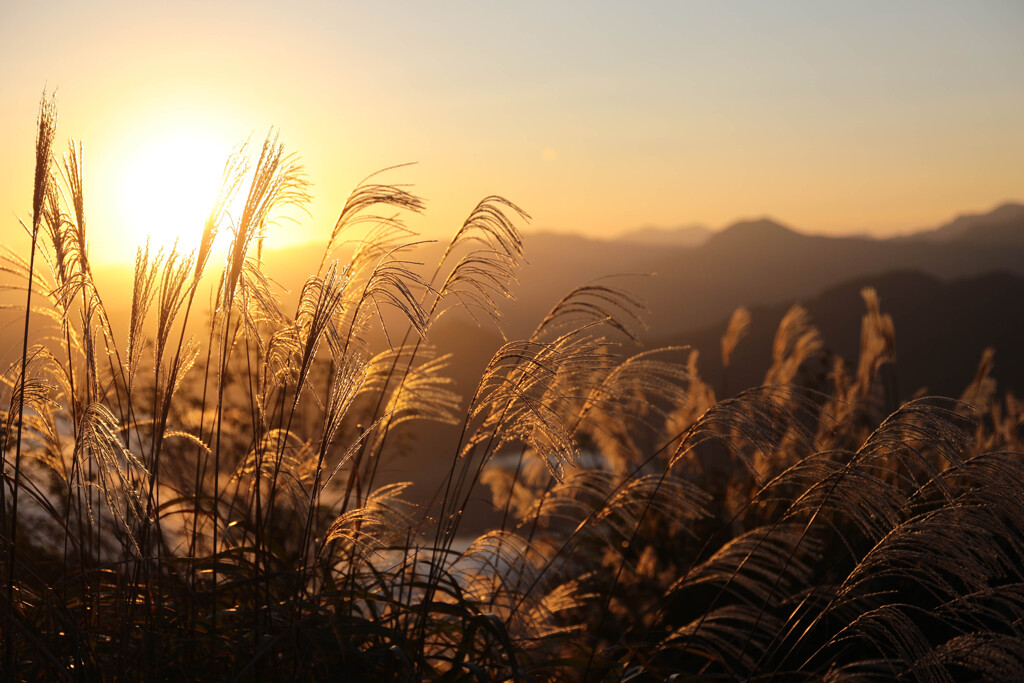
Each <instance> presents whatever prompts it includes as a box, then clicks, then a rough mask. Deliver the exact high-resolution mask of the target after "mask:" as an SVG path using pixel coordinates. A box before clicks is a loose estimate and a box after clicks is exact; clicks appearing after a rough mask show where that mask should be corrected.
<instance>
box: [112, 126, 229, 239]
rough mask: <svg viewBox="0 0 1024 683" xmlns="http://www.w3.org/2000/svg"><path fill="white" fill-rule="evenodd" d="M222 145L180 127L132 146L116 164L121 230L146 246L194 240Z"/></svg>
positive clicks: (220, 163)
mask: <svg viewBox="0 0 1024 683" xmlns="http://www.w3.org/2000/svg"><path fill="white" fill-rule="evenodd" d="M227 154H228V151H227V150H226V149H225V147H224V145H223V143H222V142H221V141H220V140H218V139H217V138H216V137H214V136H212V135H210V134H205V133H203V132H202V131H197V130H187V129H181V130H176V131H173V132H168V133H166V134H162V135H160V136H159V137H156V138H152V139H149V140H147V141H145V142H143V143H141V144H140V145H138V146H137V147H135V148H134V149H133V150H132V151H131V152H130V153H129V154H128V155H127V158H126V159H125V161H124V164H123V165H122V166H121V168H120V173H119V175H120V178H119V179H118V182H117V188H118V189H117V203H118V213H119V216H118V219H119V223H120V224H121V226H122V230H123V231H125V233H127V234H126V235H125V236H126V237H127V238H129V239H131V240H133V241H134V242H135V243H136V245H137V246H142V245H144V244H145V242H146V238H147V237H148V238H149V240H150V247H151V249H158V248H160V247H163V248H164V249H169V248H170V247H171V245H172V244H174V242H175V240H177V242H178V247H179V250H180V251H185V252H188V251H190V250H192V249H194V248H195V247H196V246H198V244H199V239H200V237H201V235H202V232H203V225H204V223H205V221H206V217H207V215H208V214H209V212H210V209H211V207H212V206H213V203H214V202H215V201H216V199H217V193H218V190H219V188H220V182H221V175H222V171H223V168H224V162H225V160H226V158H227Z"/></svg>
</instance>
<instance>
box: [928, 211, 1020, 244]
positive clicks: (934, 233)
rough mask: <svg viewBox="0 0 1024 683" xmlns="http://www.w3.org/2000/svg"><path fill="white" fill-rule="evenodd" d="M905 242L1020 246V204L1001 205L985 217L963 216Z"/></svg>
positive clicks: (977, 215)
mask: <svg viewBox="0 0 1024 683" xmlns="http://www.w3.org/2000/svg"><path fill="white" fill-rule="evenodd" d="M909 239H912V240H923V241H931V242H957V243H969V244H989V245H1000V246H1024V205H1022V204H1012V203H1011V204H1003V205H1002V206H1000V207H998V208H996V209H994V210H992V211H990V212H988V213H985V214H964V215H962V216H959V217H957V218H956V219H954V220H953V221H951V222H950V223H947V224H946V225H943V226H941V227H938V228H935V229H932V230H923V231H921V232H917V233H915V234H913V235H910V237H909Z"/></svg>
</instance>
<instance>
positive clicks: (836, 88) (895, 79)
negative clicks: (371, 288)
mask: <svg viewBox="0 0 1024 683" xmlns="http://www.w3.org/2000/svg"><path fill="white" fill-rule="evenodd" d="M1022 30H1024V3H1019V2H1016V1H1015V0H1007V1H1004V2H997V1H978V2H970V3H966V2H932V1H929V2H909V1H908V2H899V3H891V2H876V1H868V2H856V3H821V2H813V1H807V2H770V3H769V2H753V1H749V2H723V3H696V2H693V3H683V2H679V3H644V4H640V3H629V4H627V3H625V2H623V3H609V2H600V3H598V2H579V3H576V2H573V3H545V2H516V3H503V4H497V3H479V2H437V3H419V2H408V3H365V2H363V3H349V2H308V1H307V2H293V3H283V2H275V3H269V2H262V1H260V0H255V1H250V2H244V3H243V2H214V3H206V2H191V1H185V2H176V3H160V4H155V3H152V4H151V3H138V2H131V3H129V2H102V1H100V2H78V1H77V0H76V1H71V0H58V1H56V2H49V3H28V2H13V3H12V2H6V3H3V4H2V5H0V102H2V106H0V221H2V222H0V236H2V237H3V241H4V242H7V243H10V242H11V239H12V238H13V237H14V236H15V235H16V234H17V231H18V230H20V228H18V227H17V220H16V219H17V217H25V216H26V215H27V213H28V209H29V203H30V199H31V182H32V170H31V164H32V145H33V139H34V132H33V126H34V118H35V116H36V111H37V106H38V101H39V98H40V94H41V93H42V91H43V89H44V87H45V88H47V89H49V90H52V89H56V90H57V104H58V110H59V124H58V139H59V140H61V141H62V142H61V143H60V145H61V147H60V148H59V149H62V148H63V144H65V143H64V142H63V141H65V140H66V139H67V138H69V137H73V138H76V139H81V140H83V142H84V145H85V168H86V186H85V190H86V202H87V205H86V208H87V211H88V213H89V216H90V228H91V229H92V230H93V235H92V241H93V253H94V254H98V255H100V256H101V257H102V258H106V259H110V260H126V259H128V258H131V255H132V254H133V253H134V248H135V245H136V244H138V242H139V241H140V240H141V238H140V235H142V234H144V233H145V232H146V231H147V230H153V231H156V232H163V233H166V232H169V231H172V230H175V229H176V228H174V227H173V225H175V222H176V221H177V222H181V221H182V220H184V219H180V218H177V216H178V215H179V214H175V213H174V211H186V210H187V208H188V207H187V205H188V204H189V203H190V201H191V200H184V199H182V197H184V196H188V197H195V198H196V200H195V201H193V202H192V203H196V202H198V203H203V202H205V201H206V200H205V199H203V198H204V197H205V194H204V193H206V192H210V193H212V189H209V190H207V189H204V188H208V186H209V185H210V183H212V182H213V180H211V179H215V178H216V177H218V176H219V173H220V166H221V164H222V162H223V159H224V158H225V157H226V155H227V154H228V152H229V151H230V149H231V148H232V146H233V145H235V144H236V143H238V142H240V141H242V140H244V139H245V138H246V137H248V136H250V135H252V136H253V138H254V139H255V140H256V141H257V142H258V141H259V140H260V139H261V138H262V137H263V136H264V135H265V133H266V131H267V130H268V128H269V127H270V126H276V127H277V128H279V129H280V135H281V140H282V141H283V142H285V144H286V146H287V148H288V149H290V150H292V151H295V152H297V153H298V154H300V155H301V157H302V159H303V161H304V163H305V165H306V167H307V172H308V174H309V176H310V178H311V180H312V181H313V188H312V191H313V194H314V197H315V199H314V202H313V205H312V207H311V208H312V218H309V219H305V220H303V221H302V223H301V224H299V225H298V226H291V227H288V228H286V229H283V230H281V231H280V234H279V235H278V236H276V237H275V236H272V237H271V240H272V243H273V241H274V240H276V241H277V243H278V244H281V243H284V242H296V241H306V240H316V239H322V237H323V236H324V234H325V233H326V231H327V230H328V228H329V226H330V225H331V224H332V223H333V221H334V218H335V216H336V214H337V211H338V209H339V208H340V205H341V202H342V201H343V200H344V197H345V196H346V194H347V193H348V191H349V189H350V188H351V187H352V185H353V184H354V183H356V182H357V181H358V180H359V179H360V178H362V177H363V176H365V175H366V174H368V173H370V172H372V171H374V170H377V169H379V168H382V167H385V166H390V165H393V164H397V163H402V162H407V161H416V162H419V163H418V165H416V166H413V167H411V168H404V169H401V170H399V171H397V172H395V173H393V174H392V175H391V176H389V178H390V179H392V180H394V181H396V182H408V183H412V184H414V185H415V188H416V191H417V192H419V193H420V194H421V195H423V196H425V197H426V198H427V200H428V211H427V214H426V216H425V217H424V218H423V219H422V220H418V221H416V222H415V223H414V227H417V228H419V229H420V230H421V231H424V232H426V233H428V234H432V235H441V234H448V233H450V232H451V231H453V230H454V229H455V227H456V226H457V225H458V223H460V222H461V220H462V219H463V218H464V217H465V215H466V214H467V213H468V212H469V211H470V210H471V209H472V207H473V205H474V204H475V203H476V201H477V200H478V199H480V198H481V197H483V196H485V195H488V194H495V193H496V194H502V195H504V196H506V197H508V198H509V199H512V200H513V201H515V202H517V203H518V204H520V205H521V206H522V207H523V208H525V209H526V210H527V211H528V212H530V213H531V214H532V215H533V221H532V223H531V225H532V227H533V228H535V229H554V230H560V231H575V232H581V233H585V234H588V235H592V236H601V237H604V236H612V235H615V234H617V233H621V232H624V231H627V230H631V229H634V228H637V227H640V226H643V225H660V226H666V227H669V226H676V225H680V224H692V223H700V224H705V225H708V226H710V227H720V226H722V225H724V224H726V223H728V222H730V221H732V220H734V219H737V218H742V217H755V216H763V215H769V216H772V217H774V218H776V219H778V220H781V221H783V222H785V223H787V224H789V225H792V226H794V227H796V228H799V229H803V230H807V231H810V232H818V233H827V234H839V233H871V234H877V235H885V234H893V233H896V232H906V231H909V230H912V229H915V228H923V227H929V226H933V225H936V224H938V223H941V222H944V221H946V220H948V219H950V218H952V216H953V215H954V214H956V213H958V212H965V211H986V210H988V209H990V208H992V207H993V206H995V205H996V204H998V203H1001V202H1003V201H1007V200H1020V199H1022V198H1024V161H1022V160H1024V75H1022V74H1024V40H1021V39H1020V36H1021V34H1022ZM161 158H163V159H165V160H166V163H155V162H154V161H153V159H161ZM154 187H158V188H166V189H167V192H166V194H167V195H170V196H164V195H162V194H161V193H159V192H158V193H155V194H153V188H154ZM147 207H149V211H146V208H147ZM186 213H187V211H186ZM181 215H185V214H181ZM188 220H189V221H191V220H192V219H188ZM196 220H197V221H198V220H201V217H200V218H199V219H196ZM162 221H170V222H169V223H168V222H162ZM185 232H187V230H186V231H185ZM158 242H159V240H158Z"/></svg>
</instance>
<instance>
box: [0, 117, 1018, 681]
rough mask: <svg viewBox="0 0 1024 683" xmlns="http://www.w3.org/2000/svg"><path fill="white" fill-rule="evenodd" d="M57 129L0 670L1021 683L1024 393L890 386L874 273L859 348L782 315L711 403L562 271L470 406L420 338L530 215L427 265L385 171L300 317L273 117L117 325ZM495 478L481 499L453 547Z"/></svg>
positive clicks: (484, 310)
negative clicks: (268, 251)
mask: <svg viewBox="0 0 1024 683" xmlns="http://www.w3.org/2000/svg"><path fill="white" fill-rule="evenodd" d="M54 117H55V114H54V111H53V106H52V103H50V102H44V105H43V107H42V110H41V115H40V121H39V133H38V140H37V166H36V175H35V186H34V196H33V197H32V212H31V219H30V220H27V221H26V222H25V228H26V230H27V231H28V233H29V234H30V236H31V241H32V249H31V253H29V254H18V253H13V252H9V253H7V254H6V256H5V261H4V266H3V267H4V269H5V270H6V272H7V274H8V275H14V276H18V277H19V278H20V279H21V282H22V283H29V284H30V286H29V287H28V288H27V291H26V290H25V289H23V291H22V293H21V296H22V297H23V298H22V301H23V302H24V303H22V304H20V310H21V312H22V313H24V314H25V315H24V318H23V320H22V324H23V325H24V333H23V334H21V335H19V336H17V337H15V336H14V335H9V336H8V339H11V340H15V341H13V342H12V343H17V344H18V346H19V347H23V349H22V351H23V352H22V353H21V354H20V359H19V361H18V362H17V363H16V364H15V365H14V366H13V367H11V368H10V369H9V371H8V372H7V373H6V374H5V375H4V382H5V384H4V387H5V391H6V396H5V404H6V405H9V410H7V411H6V413H4V414H3V415H2V416H0V417H2V435H0V436H2V439H3V456H4V472H3V477H4V478H3V486H2V487H0V511H2V515H3V518H2V527H0V528H2V541H3V542H2V548H0V550H2V565H0V567H2V577H0V585H2V589H0V591H2V595H0V615H2V627H3V660H2V667H3V671H4V677H5V678H7V679H40V680H61V679H70V680H99V679H118V680H137V679H142V680H158V679H170V680H179V679H206V680H217V681H222V680H232V679H244V680H250V679H256V680H309V679H329V680H380V681H384V680H410V679H415V680H419V679H424V678H425V679H434V678H438V679H444V680H484V681H489V680H538V681H540V680H620V679H625V680H664V679H668V678H670V677H673V676H675V678H673V680H685V679H701V680H704V679H708V680H711V679H755V678H770V677H787V678H794V679H796V678H803V677H806V678H810V679H822V678H825V679H829V680H847V679H850V680H853V679H857V680H861V679H891V678H895V677H907V678H913V679H921V680H950V679H978V678H982V679H984V678H988V679H993V680H1006V679H1013V678H1018V677H1020V676H1021V675H1022V673H1024V637H1022V634H1024V496H1022V495H1021V492H1022V491H1024V456H1021V455H1020V454H1019V452H1020V451H1021V450H1022V448H1021V417H1022V415H1024V412H1022V410H1021V406H1020V405H1019V404H1018V403H1017V402H1016V401H1015V400H1014V399H1013V398H1012V396H1007V397H999V396H998V395H997V394H996V389H995V387H994V386H993V382H992V381H991V380H990V379H989V377H988V374H987V366H986V361H985V359H983V360H982V363H981V366H980V367H979V371H978V376H977V378H976V380H975V382H974V383H973V384H972V385H971V386H970V387H968V388H967V390H966V393H965V394H964V395H963V397H962V399H961V400H952V399H937V398H936V399H930V398H921V399H918V400H914V401H911V402H908V403H904V404H903V405H898V404H897V399H896V396H897V394H896V393H895V389H894V387H893V386H892V382H891V373H892V364H893V362H894V360H895V359H894V357H893V340H894V330H893V325H892V321H891V319H890V318H888V317H887V316H886V315H885V314H884V313H883V312H882V309H881V307H880V303H879V301H878V300H877V297H876V296H874V295H873V293H872V292H871V291H870V290H866V291H865V292H864V302H865V305H866V313H865V315H864V318H863V329H862V336H861V349H860V356H859V358H858V359H853V362H850V363H847V362H845V361H844V360H843V359H840V358H829V357H828V356H827V355H826V354H825V353H824V350H823V348H822V344H821V341H820V337H819V335H818V334H817V332H816V330H815V328H814V327H813V325H812V323H811V321H810V320H809V317H808V316H807V315H806V313H805V312H804V311H803V310H802V309H800V308H798V307H794V308H793V309H791V311H790V312H789V314H787V315H786V317H785V318H784V320H783V322H782V325H781V326H780V327H779V330H778V333H777V335H776V338H775V344H774V350H773V358H774V360H773V364H772V366H771V367H770V368H769V369H768V370H767V374H766V375H765V379H764V385H763V386H760V387H756V388H752V389H749V390H746V391H743V392H740V393H738V394H736V395H734V396H732V397H730V398H727V399H725V400H717V399H716V396H715V392H714V391H713V389H712V388H711V386H710V385H709V384H708V383H706V382H705V381H703V380H702V379H701V377H700V375H699V372H698V362H697V360H698V359H697V358H696V355H695V354H693V355H691V357H690V362H689V363H687V364H682V365H680V364H678V363H672V362H668V361H667V360H665V358H666V354H664V353H662V352H659V351H656V350H655V351H645V352H641V353H639V354H636V355H629V356H624V355H621V353H620V351H619V349H621V348H623V346H622V345H623V343H625V342H629V341H630V339H631V336H632V335H633V331H634V328H635V327H636V326H637V325H638V324H639V309H640V306H639V303H638V302H636V301H634V300H633V299H632V298H631V297H630V295H628V294H627V293H625V292H623V291H620V290H618V289H615V288H614V287H611V286H608V285H606V284H592V285H583V286H581V287H579V288H578V289H576V290H574V291H572V292H570V293H569V294H568V295H567V296H566V297H565V298H563V299H562V300H561V301H559V302H558V303H557V304H556V305H555V306H554V307H553V308H552V310H551V312H550V314H549V315H548V316H547V317H546V318H544V319H543V320H540V321H538V325H537V328H536V331H535V332H534V333H533V334H532V335H531V336H530V337H529V338H527V339H522V340H515V341H510V342H508V343H507V344H505V345H504V346H503V347H502V348H501V349H500V350H499V351H498V353H497V354H496V355H495V356H494V358H493V359H492V360H491V362H490V363H489V365H488V366H487V368H486V369H485V371H484V372H483V375H482V377H480V379H479V384H478V387H477V388H476V390H475V392H473V393H472V395H470V396H466V397H460V396H458V395H456V394H455V393H454V392H453V386H452V384H451V382H450V381H449V380H447V379H446V367H450V366H451V365H453V364H458V363H459V359H458V358H450V357H445V356H443V355H438V354H437V353H436V352H435V351H434V350H433V349H432V348H431V346H430V344H429V341H430V331H431V326H432V325H433V324H434V322H435V321H436V320H437V319H438V318H439V317H440V316H441V315H443V314H444V315H465V314H466V313H467V312H468V313H469V314H471V315H473V316H474V317H475V318H476V319H477V320H478V321H479V322H480V324H484V325H490V324H493V323H495V322H497V321H498V320H499V318H500V315H499V304H500V302H501V301H502V300H503V299H505V298H506V297H507V296H508V295H509V290H508V289H507V288H508V287H510V286H511V285H510V283H511V282H512V281H513V280H514V276H515V270H516V266H517V263H518V262H519V260H520V258H521V243H520V239H519V235H518V231H517V224H518V223H519V222H520V221H521V220H523V219H524V218H525V216H524V214H523V213H522V212H521V211H520V210H519V209H517V208H516V207H515V206H514V205H513V204H511V203H509V202H507V201H505V200H503V199H501V198H498V197H489V198H487V199H485V200H483V201H482V202H481V203H480V204H479V205H478V206H477V207H476V208H475V209H474V210H473V211H472V212H471V213H470V215H469V217H468V218H467V219H466V222H465V223H464V224H463V225H462V226H461V227H459V228H458V229H457V231H456V233H455V236H454V238H453V239H452V241H451V244H450V246H449V248H448V249H447V251H445V253H444V256H443V258H442V259H441V261H440V262H439V263H438V264H437V266H436V272H434V273H433V275H431V274H429V273H428V274H427V275H423V274H422V271H421V270H420V269H418V268H417V267H414V263H413V261H414V260H415V242H416V238H415V237H414V236H413V235H411V234H410V233H409V232H408V231H407V230H406V229H405V228H404V226H403V224H402V223H401V221H400V216H401V214H403V213H405V212H417V211H420V210H421V209H422V203H421V201H420V200H419V199H418V198H417V197H415V196H414V195H412V194H410V193H409V192H408V191H407V190H406V189H404V188H403V187H400V186H394V185H388V184H382V183H380V182H379V180H378V178H379V176H377V177H371V178H369V179H367V180H366V181H365V182H364V183H362V184H360V185H359V186H358V187H357V188H356V189H355V190H354V191H353V193H352V194H351V196H350V197H349V199H348V201H347V202H346V204H345V206H344V208H343V209H342V210H341V213H340V216H339V218H338V220H337V223H336V225H335V228H334V230H333V232H332V234H331V235H330V237H329V240H328V242H327V244H326V247H325V252H324V258H323V261H322V262H321V263H320V264H319V265H318V267H313V268H311V269H310V270H311V271H312V272H311V274H310V277H309V279H308V280H307V281H306V283H305V285H304V286H303V287H302V289H301V294H300V296H299V303H298V306H297V308H296V309H295V310H294V311H285V310H282V307H281V305H280V303H279V300H278V299H277V298H276V296H275V293H274V289H273V286H272V285H271V283H269V282H268V281H267V280H266V278H265V277H264V276H263V274H262V272H261V267H260V263H261V252H262V248H263V240H264V236H265V232H264V230H265V229H266V228H267V226H268V225H270V224H271V223H272V222H273V221H274V218H275V216H276V215H278V214H277V212H278V211H279V209H280V208H281V207H282V206H284V205H287V204H299V205H301V204H302V203H303V202H304V201H305V199H306V190H305V182H304V177H303V175H302V171H301V168H300V167H299V166H298V165H297V164H296V162H295V160H294V159H293V158H291V157H288V156H286V155H285V154H284V153H283V152H282V148H281V146H280V145H279V144H278V143H277V142H276V140H275V139H274V138H273V137H271V138H269V139H268V140H267V141H266V142H265V143H264V144H263V145H262V147H261V148H260V149H258V150H255V151H254V152H253V153H252V154H251V156H250V155H247V154H246V153H245V152H244V150H243V151H242V152H241V153H239V154H238V155H237V156H236V157H234V158H233V159H232V160H231V161H230V162H229V163H228V165H227V169H226V172H225V185H224V188H225V191H224V192H225V193H224V196H223V197H222V201H221V202H220V203H219V204H218V205H217V206H216V207H214V209H213V211H212V212H211V214H210V218H209V221H208V222H207V224H206V231H205V233H204V236H203V241H202V244H201V245H200V246H199V247H198V249H197V250H196V251H195V252H193V253H190V254H181V253H176V252H172V253H167V254H153V253H146V252H143V253H141V254H140V256H139V259H138V262H137V267H136V276H135V288H134V291H133V292H132V294H131V296H132V305H131V316H130V321H128V323H127V325H126V327H127V331H126V332H120V333H119V332H118V331H117V330H116V329H115V328H116V325H114V324H112V322H111V320H110V319H109V318H108V316H107V312H106V311H107V309H106V307H105V302H104V297H106V296H111V295H110V294H109V293H107V292H100V291H98V289H97V288H96V286H95V284H94V279H93V271H92V268H91V266H90V261H89V254H88V250H87V243H86V216H85V212H84V208H83V207H84V198H83V190H82V188H83V178H82V166H81V148H80V147H78V146H75V145H72V146H71V147H69V149H68V151H67V152H66V153H65V154H64V155H63V158H62V159H56V158H54V155H53V153H52V151H51V145H52V140H53V136H54V126H55V119H54ZM235 194H238V195H239V196H240V197H241V198H242V201H243V202H244V209H241V210H239V211H237V212H234V214H235V215H232V216H228V215H226V213H225V210H224V209H225V207H226V206H227V205H228V204H229V203H230V201H231V197H232V196H233V195H235ZM154 210H158V209H154ZM395 216H398V217H395ZM218 230H222V231H225V232H227V231H229V232H230V235H229V236H230V245H229V247H228V250H227V256H226V259H225V261H224V262H223V263H222V264H221V263H215V262H213V261H212V260H211V259H210V255H211V252H212V246H213V239H214V236H215V234H216V233H217V231H218ZM353 233H355V234H358V235H359V236H360V239H359V240H358V241H356V242H354V243H352V244H349V245H348V249H347V251H344V252H341V251H338V250H337V248H338V247H339V246H342V245H343V244H344V243H345V242H346V241H347V240H349V236H350V235H351V234H353ZM364 235H365V237H363V236H364ZM269 238H271V239H272V234H271V235H269ZM335 253H345V254H346V257H345V259H344V260H343V261H342V262H336V261H335V260H334V254H335ZM204 275H207V276H209V277H208V279H205V280H204ZM204 283H208V284H209V285H211V286H210V287H208V289H209V291H210V292H211V294H210V295H209V296H210V297H211V301H212V306H210V307H209V308H210V310H209V311H207V306H206V296H207V294H205V293H204V291H205V290H204V287H203V284H204ZM27 311H32V315H29V313H28V312H27ZM44 320H45V321H49V322H48V323H46V325H45V327H44ZM746 323H747V319H746V316H745V315H744V312H743V311H739V312H738V313H737V314H736V315H735V316H734V317H733V321H732V323H731V324H730V325H729V328H728V330H726V331H725V335H724V337H723V339H722V349H721V351H722V357H723V362H724V367H725V372H728V365H729V358H730V355H731V354H732V352H733V350H734V349H735V347H736V345H737V343H740V342H741V340H742V337H743V334H744V330H745V327H746ZM30 326H32V327H39V328H41V329H45V330H47V336H46V339H45V340H44V343H42V344H35V343H33V344H30V343H29V342H30V339H32V340H33V341H34V340H35V339H37V337H35V336H33V335H32V333H31V330H30ZM194 330H201V331H202V332H201V334H197V335H196V336H195V337H193V331H194ZM936 343H941V340H938V339H937V340H936ZM822 367H824V368H825V371H820V368H822ZM424 421H432V422H435V423H440V424H442V425H444V426H445V427H444V428H445V429H448V430H452V431H453V432H454V433H455V434H457V435H458V437H457V446H455V447H454V448H452V449H450V452H439V453H433V454H431V457H432V458H434V459H435V460H436V462H437V463H438V467H439V468H443V470H444V476H443V477H441V478H440V479H441V481H442V484H441V485H440V487H438V489H437V490H436V492H432V493H433V496H432V497H431V496H430V495H427V496H425V498H427V499H429V500H428V501H427V502H425V503H423V504H420V505H417V506H413V505H412V504H410V503H408V502H405V501H406V500H407V499H408V496H407V495H406V494H407V493H408V489H407V488H406V487H405V486H404V485H402V484H394V483H389V484H383V483H381V479H380V477H379V471H380V469H381V460H382V459H384V458H387V457H389V454H391V453H393V452H395V448H394V446H395V445H396V444H401V443H402V442H403V441H408V440H414V439H416V437H417V435H418V434H419V433H420V430H421V429H422V428H423V427H422V426H423V425H424V424H425V423H424ZM431 433H433V432H431ZM439 443H441V442H439ZM484 487H486V488H484ZM487 490H489V492H490V495H491V497H492V500H493V506H494V509H496V510H497V511H498V512H499V513H500V515H499V516H498V519H499V520H500V521H499V523H498V524H497V525H496V527H495V528H494V529H493V530H492V531H489V532H487V533H484V534H482V535H480V536H479V537H478V538H475V540H473V539H471V538H467V535H466V533H465V531H464V530H465V528H466V527H467V526H468V525H467V524H466V523H465V522H466V519H465V517H466V514H467V510H468V509H469V508H468V507H467V506H468V505H469V504H470V502H471V500H472V499H473V498H474V497H476V496H478V495H479V494H480V492H481V491H487ZM460 529H462V530H463V531H462V532H460Z"/></svg>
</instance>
